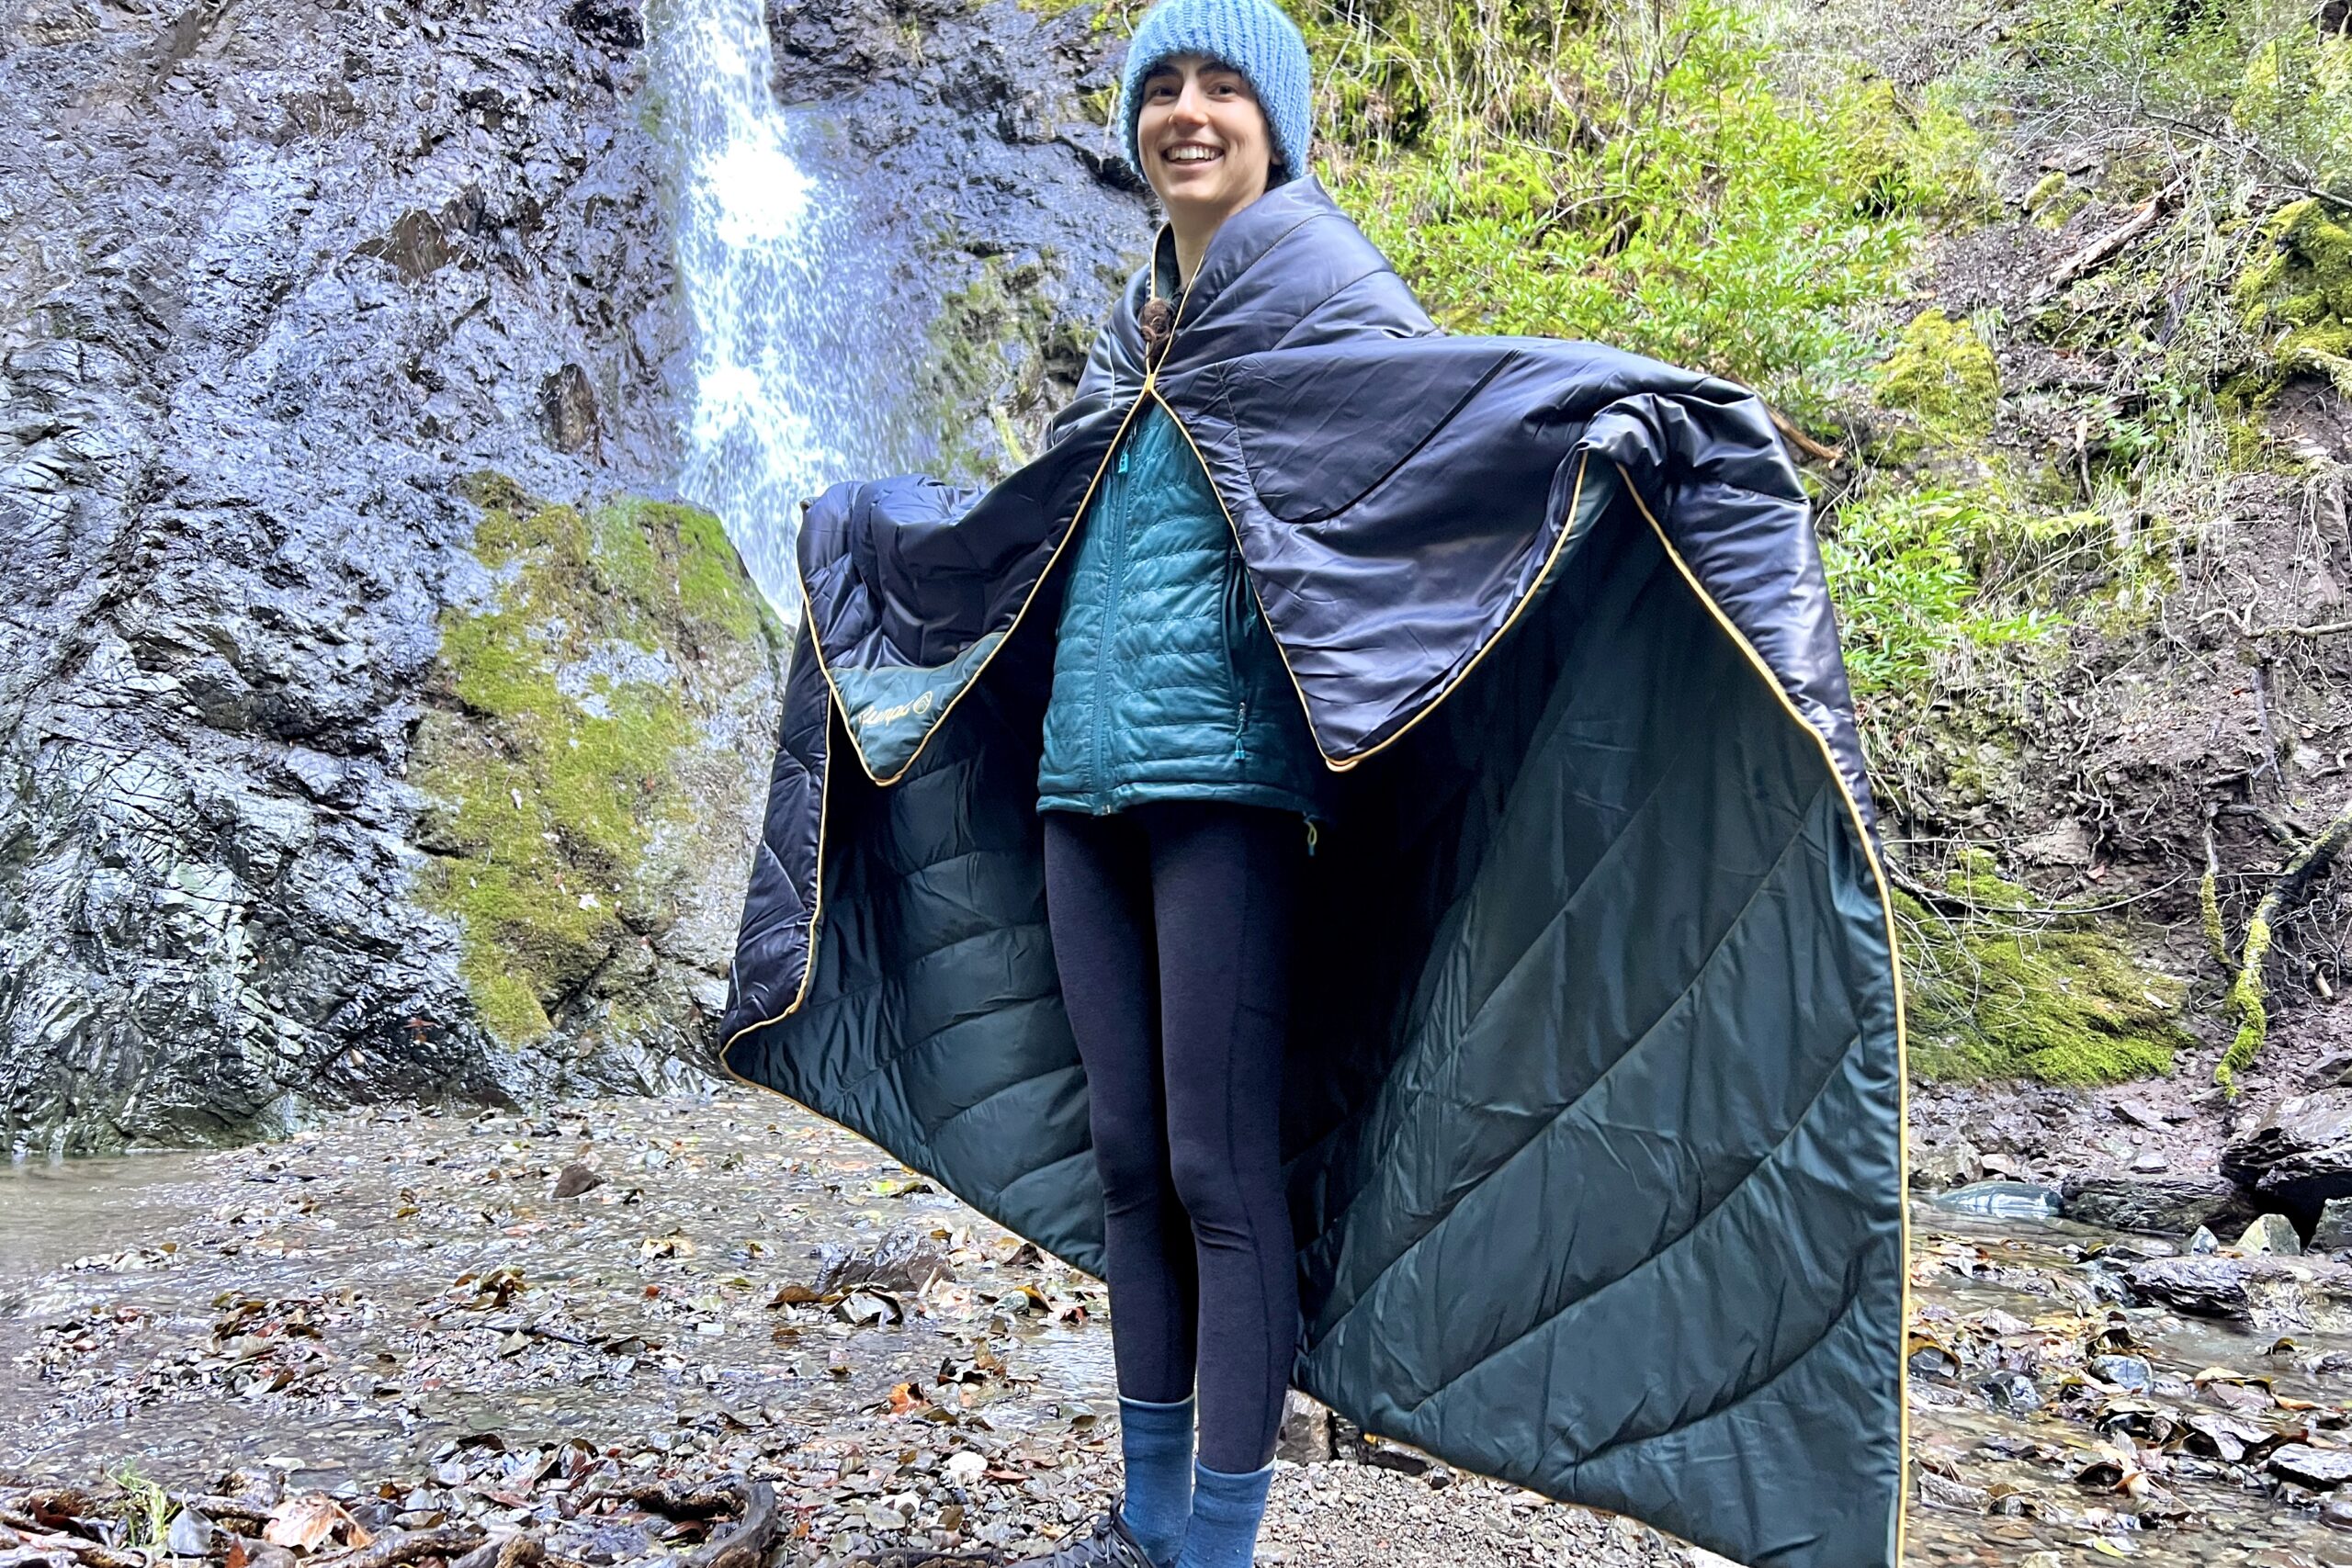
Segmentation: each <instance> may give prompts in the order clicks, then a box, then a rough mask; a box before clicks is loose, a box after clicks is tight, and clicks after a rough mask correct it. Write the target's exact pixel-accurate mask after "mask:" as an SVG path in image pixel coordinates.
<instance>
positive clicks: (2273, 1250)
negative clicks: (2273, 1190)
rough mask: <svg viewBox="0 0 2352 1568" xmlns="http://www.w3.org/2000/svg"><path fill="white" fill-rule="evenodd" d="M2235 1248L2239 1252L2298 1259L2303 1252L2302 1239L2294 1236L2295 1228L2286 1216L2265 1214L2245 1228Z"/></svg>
mask: <svg viewBox="0 0 2352 1568" xmlns="http://www.w3.org/2000/svg"><path fill="white" fill-rule="evenodd" d="M2237 1247H2238V1250H2239V1251H2240V1252H2245V1253H2257V1252H2259V1253H2269V1254H2272V1255H2273V1256H2276V1257H2279V1258H2300V1257H2301V1256H2302V1251H2303V1238H2302V1237H2301V1236H2299V1235H2296V1234H2295V1227H2294V1225H2293V1224H2291V1223H2290V1221H2289V1220H2288V1218H2287V1216H2286V1215H2284V1214H2265V1215H2263V1216H2262V1217H2261V1218H2260V1219H2258V1220H2256V1221H2255V1222H2254V1224H2250V1225H2248V1226H2246V1227H2245V1234H2244V1235H2241V1236H2239V1237H2238V1242H2237Z"/></svg>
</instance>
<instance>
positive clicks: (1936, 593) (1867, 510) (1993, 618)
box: [1822, 480, 2053, 699]
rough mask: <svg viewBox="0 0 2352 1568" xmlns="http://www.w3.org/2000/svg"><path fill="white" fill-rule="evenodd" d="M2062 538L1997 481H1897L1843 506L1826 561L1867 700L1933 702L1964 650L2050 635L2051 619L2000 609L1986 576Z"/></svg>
mask: <svg viewBox="0 0 2352 1568" xmlns="http://www.w3.org/2000/svg"><path fill="white" fill-rule="evenodd" d="M2052 533H2053V530H2052V526H2051V523H2050V520H2046V519H2039V518H2021V517H2019V516H2018V514H2017V513H2013V512H2010V511H2008V510H2007V509H2006V508H2004V507H2003V506H2002V505H2001V502H2000V496H1999V493H1998V491H1997V490H1996V488H1995V487H1993V486H1991V485H1985V484H1968V485H1952V484H1944V483H1933V482H1931V483H1926V484H1909V483H1905V482H1902V481H1900V480H1894V481H1892V482H1886V483H1883V484H1880V485H1877V486H1873V487H1871V488H1869V489H1868V490H1867V491H1865V493H1864V494H1862V495H1861V496H1860V498H1859V499H1857V500H1854V501H1851V502H1849V503H1848V504H1846V505H1845V506H1843V507H1841V508H1839V510H1838V513H1837V516H1836V519H1835V528H1834V532H1831V533H1829V534H1828V535H1827V536H1825V537H1824V539H1823V540H1822V562H1823V565H1824V567H1825V568H1826V570H1827V572H1828V577H1829V590H1830V594H1831V596H1832V598H1833V599H1834V600H1835V601H1836V603H1837V605H1838V623H1839V629H1840V632H1841V634H1842V637H1843V638H1844V641H1845V645H1846V668H1847V671H1848V673H1849V675H1850V676H1851V678H1852V680H1853V683H1854V691H1855V694H1856V695H1857V696H1860V697H1862V698H1865V699H1868V698H1871V697H1874V696H1885V697H1901V696H1904V695H1905V694H1922V693H1925V692H1926V691H1927V690H1928V688H1930V687H1931V686H1932V685H1933V683H1934V676H1935V674H1936V671H1937V668H1938V664H1939V660H1940V659H1941V658H1942V657H1943V656H1944V655H1945V654H1947V653H1949V652H1950V651H1951V650H1952V649H1956V648H1958V647H1960V646H1961V645H1962V644H1964V643H1965V644H1973V645H1975V646H1980V647H1994V646H1997V645H2000V644H2004V643H2011V642H2016V641H2018V640H2020V639H2023V638H2026V637H2033V636H2035V635H2037V634H2039V633H2040V632H2041V631H2042V630H2043V629H2044V627H2045V625H2046V623H2047V621H2048V619H2049V617H2048V616H2047V615H2045V614H2043V613H2042V612H2041V611H2039V610H2037V609H2035V608H2033V607H2031V606H2018V605H2016V604H1998V603H1995V602H1991V601H1988V600H1987V599H1986V598H1985V595H1984V592H1983V584H1982V581H1981V578H1982V575H1983V574H1984V573H1985V571H1986V570H1991V569H1996V568H1998V567H2002V566H2004V565H2005V564H2007V565H2014V564H2015V562H2016V561H2017V559H2018V558H2019V557H2020V556H2021V554H2022V553H2023V552H2024V551H2026V550H2028V549H2030V548H2031V547H2035V546H2038V545H2041V544H2045V543H2048V542H2049V541H2050V539H2051V538H2052Z"/></svg>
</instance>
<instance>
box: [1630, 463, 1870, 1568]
mask: <svg viewBox="0 0 2352 1568" xmlns="http://www.w3.org/2000/svg"><path fill="white" fill-rule="evenodd" d="M1617 472H1618V474H1619V475H1620V476H1621V477H1622V478H1623V479H1624V481H1625V491H1626V493H1627V494H1628V495H1631V496H1632V497H1633V498H1634V505H1635V506H1637V507H1639V508H1640V509H1641V513H1642V517H1643V519H1644V521H1645V522H1647V523H1648V524H1649V525H1650V530H1651V532H1653V533H1655V534H1656V535H1657V542H1658V544H1659V545H1660V546H1662V547H1664V548H1665V550H1666V558H1667V559H1668V560H1670V561H1672V562H1673V563H1674V569H1675V570H1677V571H1679V572H1680V573H1681V574H1682V581H1684V582H1686V583H1688V584H1690V587H1691V592H1692V593H1693V594H1695V595H1697V597H1698V600H1699V603H1700V604H1703V605H1705V606H1706V607H1707V613H1708V614H1709V615H1713V616H1714V618H1715V621H1716V623H1717V624H1718V625H1720V626H1722V627H1723V629H1724V634H1725V635H1726V636H1728V637H1730V638H1731V639H1732V640H1733V642H1735V643H1736V644H1737V645H1738V647H1739V650H1740V651H1741V652H1742V653H1744V654H1746V655H1747V661H1748V662H1749V663H1750V664H1752V665H1753V666H1755V668H1756V671H1757V673H1758V675H1760V676H1762V677H1763V680H1764V684H1765V685H1766V686H1768V687H1770V689H1771V692H1772V694H1773V695H1774V696H1775V697H1778V698H1779V699H1780V701H1781V707H1782V708H1784V709H1786V710H1787V712H1788V715H1789V716H1790V717H1791V718H1792V719H1794V720H1796V722H1797V724H1798V726H1799V727H1800V728H1803V729H1804V732H1805V733H1806V734H1807V735H1810V736H1812V737H1813V739H1814V741H1815V744H1816V745H1818V746H1819V747H1820V748H1821V759H1822V761H1824V762H1826V763H1827V764H1828V766H1829V776H1830V778H1832V779H1833V780H1835V781H1836V782H1837V784H1838V796H1839V798H1840V799H1842V800H1844V801H1845V803H1846V812H1847V815H1848V816H1849V817H1850V818H1852V819H1853V823H1854V837H1855V838H1856V839H1857V840H1859V841H1860V844H1861V846H1862V859H1863V860H1864V861H1865V862H1866V863H1868V864H1869V866H1870V868H1871V880H1872V881H1873V882H1874V883H1876V884H1877V886H1878V907H1879V916H1880V919H1882V920H1883V921H1884V922H1885V925H1886V959H1887V973H1888V975H1889V976H1890V977H1891V978H1892V979H1893V980H1894V1088H1895V1105H1896V1110H1897V1111H1898V1113H1899V1116H1900V1122H1899V1123H1898V1125H1897V1126H1896V1128H1895V1183H1896V1185H1895V1213H1896V1215H1897V1216H1898V1218H1899V1219H1900V1220H1901V1235H1902V1238H1903V1256H1902V1258H1901V1259H1900V1263H1899V1268H1898V1272H1899V1274H1900V1276H1901V1279H1902V1284H1903V1292H1902V1294H1903V1321H1902V1322H1901V1323H1899V1324H1897V1325H1895V1355H1894V1404H1895V1411H1896V1416H1897V1423H1896V1424H1897V1428H1898V1431H1899V1434H1900V1438H1899V1443H1898V1447H1897V1450H1896V1458H1895V1470H1894V1562H1897V1563H1900V1562H1902V1561H1903V1539H1904V1531H1905V1508H1906V1505H1907V1503H1908V1501H1909V1496H1910V1490H1911V1486H1910V1465H1911V1401H1910V1397H1909V1394H1910V1383H1909V1371H1910V1364H1909V1362H1908V1361H1907V1360H1906V1359H1905V1357H1904V1354H1903V1348H1904V1346H1905V1345H1906V1344H1907V1343H1908V1338H1907V1337H1908V1335H1909V1334H1910V1331H1911V1150H1910V1127H1911V1069H1910V1063H1909V1059H1908V1055H1907V1046H1906V1043H1905V1027H1904V1019H1903V957H1902V950H1901V948H1900V947H1899V946H1898V945H1897V943H1896V941H1895V935H1894V900H1893V898H1892V897H1889V895H1888V893H1887V886H1886V872H1885V869H1884V868H1883V867H1882V866H1881V865H1880V864H1879V859H1878V851H1877V849H1876V848H1875V847H1874V846H1873V845H1872V844H1871V835H1870V829H1868V828H1866V827H1864V826H1863V823H1862V808H1861V805H1860V802H1859V801H1857V800H1856V799H1855V798H1854V792H1853V790H1852V789H1851V788H1850V787H1849V786H1848V784H1847V783H1846V774H1845V772H1844V770H1842V769H1840V768H1839V767H1838V754H1837V752H1835V751H1834V750H1831V749H1830V746H1829V738H1828V737H1827V736H1826V735H1824V734H1823V733H1822V732H1821V731H1820V730H1819V729H1817V728H1815V727H1814V725H1813V723H1812V721H1811V720H1809V719H1807V718H1806V717H1805V716H1804V714H1803V713H1802V712H1800V711H1799V710H1798V708H1797V705H1796V704H1795V703H1794V702H1793V701H1792V700H1791V699H1790V697H1789V694H1788V693H1787V691H1786V690H1784V689H1783V688H1782V687H1781V680H1780V677H1779V676H1777V675H1775V674H1773V673H1772V667H1771V666H1770V664H1768V663H1766V662H1765V660H1764V656H1763V655H1762V654H1760V653H1758V652H1757V651H1756V645H1755V644H1754V643H1751V642H1749V641H1748V640H1747V634H1746V633H1744V632H1742V631H1741V630H1740V629H1739V627H1738V626H1736V625H1734V624H1733V622H1732V619H1731V617H1730V616H1729V615H1724V612H1723V608H1722V606H1720V605H1718V604H1716V603H1715V601H1714V597H1713V595H1712V594H1710V593H1709V592H1707V591H1706V589H1705V588H1704V587H1702V586H1701V584H1700V581H1699V577H1698V574H1697V573H1696V572H1694V571H1692V570H1691V566H1690V563H1689V562H1687V561H1685V560H1684V559H1683V558H1682V554H1681V552H1680V551H1679V550H1677V549H1676V548H1675V547H1674V541H1673V540H1672V539H1670V538H1668V536H1667V532H1666V530H1665V529H1664V528H1662V527H1660V526H1659V525H1658V521H1657V517H1655V516H1653V515H1652V514H1651V513H1650V508H1649V502H1646V501H1645V500H1643V499H1642V492H1641V489H1640V487H1639V486H1637V485H1635V484H1634V476H1633V475H1631V474H1629V473H1626V472H1625V465H1624V464H1623V463H1620V464H1618V465H1617Z"/></svg>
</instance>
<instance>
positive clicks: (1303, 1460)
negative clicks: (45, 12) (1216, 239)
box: [1274, 1389, 1332, 1464]
mask: <svg viewBox="0 0 2352 1568" xmlns="http://www.w3.org/2000/svg"><path fill="white" fill-rule="evenodd" d="M1274 1457H1275V1458H1276V1459H1286V1460H1288V1461H1291V1462H1292V1463H1294V1464H1313V1463H1316V1462H1317V1461H1321V1460H1328V1459H1329V1458H1331V1457H1332V1455H1331V1412H1330V1411H1329V1409H1328V1408H1327V1407H1326V1406H1325V1405H1324V1404H1322V1403H1321V1402H1320V1401H1317V1400H1315V1399H1310V1398H1309V1397H1307V1396H1306V1394H1303V1393H1299V1392H1298V1391H1297V1390H1296V1389H1292V1390H1291V1391H1290V1393H1289V1395H1288V1397H1287V1399H1286V1400H1285V1401H1284V1402H1283V1425H1282V1431H1281V1433H1280V1435H1279V1436H1278V1437H1276V1438H1275V1439H1274Z"/></svg>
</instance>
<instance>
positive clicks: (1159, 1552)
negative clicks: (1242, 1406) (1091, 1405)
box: [1119, 1394, 1193, 1568]
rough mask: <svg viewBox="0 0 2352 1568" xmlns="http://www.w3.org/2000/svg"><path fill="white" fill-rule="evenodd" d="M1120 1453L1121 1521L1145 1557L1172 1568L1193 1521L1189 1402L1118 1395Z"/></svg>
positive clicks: (1161, 1566)
mask: <svg viewBox="0 0 2352 1568" xmlns="http://www.w3.org/2000/svg"><path fill="white" fill-rule="evenodd" d="M1119 1450H1120V1453H1121V1455H1122V1456H1123V1457H1124V1458H1125V1461H1126V1469H1127V1482H1126V1485H1127V1495H1126V1501H1125V1502H1124V1503H1122V1504H1121V1505H1120V1506H1119V1517H1121V1518H1123V1519H1125V1520H1126V1522H1127V1529H1128V1531H1129V1532H1130V1533H1131V1534H1133V1535H1134V1536H1135V1538H1136V1545H1137V1546H1140V1547H1142V1548H1143V1550H1144V1553H1145V1555H1146V1556H1148V1557H1149V1558H1150V1559H1151V1560H1152V1561H1153V1562H1157V1563H1159V1565H1160V1568H1170V1564H1172V1563H1174V1562H1175V1561H1176V1554H1177V1552H1178V1551H1181V1550H1182V1548H1183V1545H1184V1527H1185V1525H1186V1523H1187V1522H1189V1521H1190V1520H1191V1518H1192V1517H1193V1402H1192V1401H1191V1400H1189V1399H1180V1400H1178V1401H1177V1402H1176V1403H1175V1404H1152V1403H1150V1402H1149V1401H1148V1400H1141V1399H1129V1398H1127V1397H1126V1396H1125V1394H1122V1395H1120V1396H1119Z"/></svg>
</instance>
